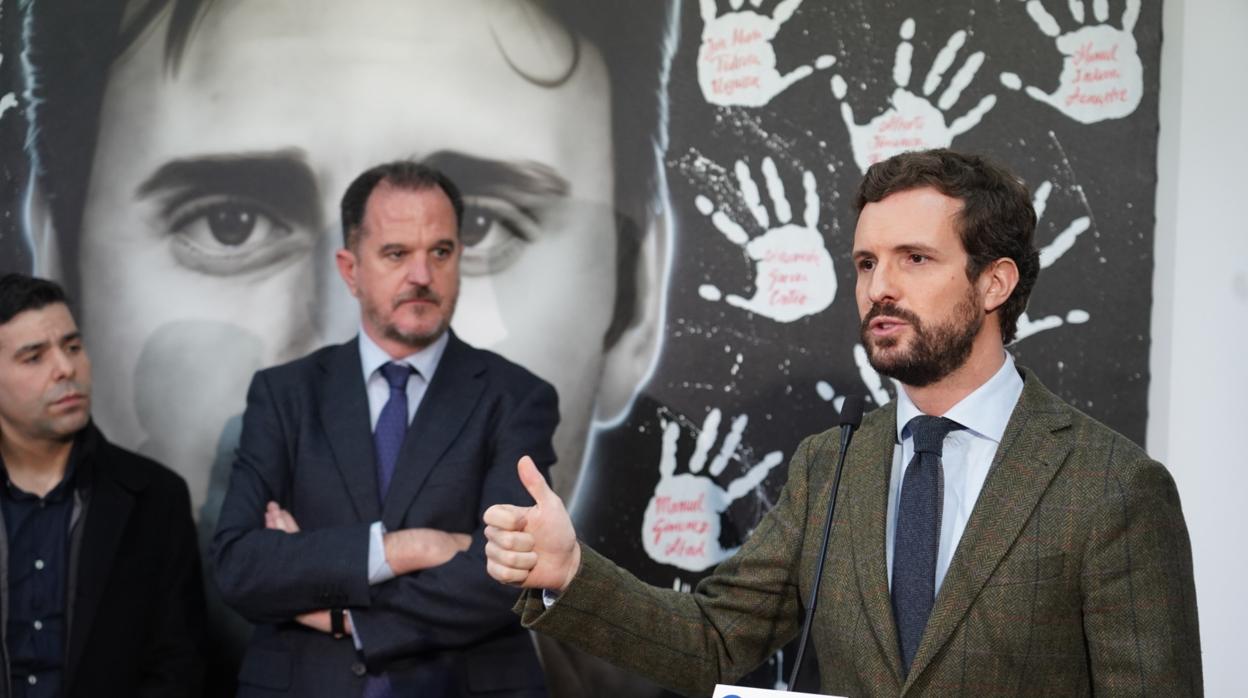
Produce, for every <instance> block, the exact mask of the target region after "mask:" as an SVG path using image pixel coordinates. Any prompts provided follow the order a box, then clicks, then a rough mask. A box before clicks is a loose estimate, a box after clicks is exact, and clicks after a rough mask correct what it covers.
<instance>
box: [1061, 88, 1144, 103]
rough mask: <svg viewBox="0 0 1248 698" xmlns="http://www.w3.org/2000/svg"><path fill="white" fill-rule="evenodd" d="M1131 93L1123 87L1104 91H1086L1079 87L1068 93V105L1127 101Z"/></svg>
mask: <svg viewBox="0 0 1248 698" xmlns="http://www.w3.org/2000/svg"><path fill="white" fill-rule="evenodd" d="M1128 95H1129V93H1128V92H1127V91H1126V90H1125V89H1124V88H1121V87H1116V88H1113V89H1111V90H1106V91H1104V92H1084V91H1082V90H1080V89H1079V88H1078V87H1076V88H1075V91H1074V92H1071V93H1070V94H1068V95H1066V106H1068V107H1069V106H1071V105H1074V104H1086V105H1091V106H1097V107H1103V106H1107V105H1110V104H1118V103H1119V102H1126V101H1127V99H1128Z"/></svg>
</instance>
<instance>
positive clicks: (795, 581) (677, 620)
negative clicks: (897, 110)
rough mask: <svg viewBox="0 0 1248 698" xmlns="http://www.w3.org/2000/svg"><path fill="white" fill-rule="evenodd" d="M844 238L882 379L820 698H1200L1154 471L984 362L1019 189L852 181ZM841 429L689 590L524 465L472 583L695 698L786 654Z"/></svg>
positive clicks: (999, 320)
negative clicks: (1001, 697) (514, 594)
mask: <svg viewBox="0 0 1248 698" xmlns="http://www.w3.org/2000/svg"><path fill="white" fill-rule="evenodd" d="M856 205H857V208H858V210H859V212H860V215H859V219H858V225H857V228H856V230H855V234H854V248H853V259H854V263H855V267H856V269H857V277H858V280H857V286H856V298H857V303H858V310H859V314H860V317H861V318H862V327H861V332H862V341H863V344H864V346H865V347H866V348H867V351H868V355H869V357H870V360H871V364H872V366H874V367H875V369H876V370H877V371H879V372H880V373H882V374H884V375H887V376H890V377H892V378H894V379H896V380H897V381H898V382H899V383H900V384H901V389H900V390H899V391H898V396H897V400H896V401H894V402H893V403H891V404H889V405H886V406H884V407H882V408H880V409H877V410H875V411H874V412H873V413H871V414H870V415H868V416H867V418H866V419H865V420H864V422H863V424H862V427H861V430H860V432H859V434H858V435H857V437H856V438H855V440H854V441H853V443H852V445H851V446H850V448H849V452H848V458H847V461H846V464H845V471H844V476H843V480H842V482H841V487H840V494H839V496H840V498H841V502H840V505H839V506H838V508H837V510H836V511H837V521H836V522H835V524H834V528H833V534H832V539H831V543H830V548H829V551H828V554H827V561H826V565H827V568H826V569H827V571H826V573H825V577H824V581H823V586H822V588H821V592H820V602H819V603H818V605H817V611H816V617H815V619H814V623H813V633H812V636H813V637H814V648H815V653H816V654H817V656H818V661H819V672H820V690H821V691H822V692H831V693H835V694H838V695H853V696H860V695H921V694H922V695H952V694H955V693H958V694H971V695H984V694H997V693H1021V694H1032V693H1046V694H1055V695H1087V694H1093V693H1095V694H1102V693H1123V692H1131V693H1142V692H1145V691H1147V692H1156V693H1159V694H1165V695H1199V694H1201V693H1202V691H1203V689H1202V684H1201V681H1202V679H1201V660H1200V639H1199V631H1198V625H1197V614H1196V595H1195V589H1194V585H1193V580H1192V565H1191V548H1190V544H1189V541H1188V534H1187V528H1186V525H1185V524H1184V520H1183V514H1182V510H1181V508H1180V505H1179V498H1178V494H1177V492H1176V491H1175V487H1174V482H1173V480H1172V479H1171V477H1170V475H1169V473H1167V472H1166V470H1165V468H1164V467H1163V466H1162V465H1161V464H1160V463H1157V462H1156V461H1153V460H1150V459H1149V458H1148V456H1147V455H1146V454H1145V453H1144V452H1143V451H1142V450H1141V449H1140V448H1138V447H1137V446H1135V445H1134V444H1132V443H1130V442H1129V441H1128V440H1127V439H1125V438H1124V437H1122V436H1121V435H1119V434H1117V433H1115V432H1113V431H1111V430H1110V429H1109V428H1108V427H1106V426H1104V425H1102V424H1100V423H1098V422H1096V421H1095V420H1093V419H1092V418H1090V417H1088V416H1087V415H1085V414H1082V413H1081V412H1079V411H1077V410H1075V409H1074V408H1072V407H1071V406H1069V405H1067V404H1066V403H1064V402H1063V401H1062V400H1061V399H1060V398H1058V397H1057V396H1056V395H1054V394H1053V393H1051V392H1049V391H1048V390H1047V389H1046V388H1044V386H1042V385H1041V384H1040V382H1039V380H1038V379H1037V378H1036V377H1035V375H1034V374H1033V373H1031V372H1030V371H1028V370H1026V369H1023V368H1020V367H1018V366H1016V365H1015V364H1014V360H1013V358H1011V356H1010V355H1009V354H1008V353H1007V352H1006V351H1005V349H1004V345H1005V344H1006V343H1008V342H1009V341H1010V340H1011V339H1013V337H1014V334H1015V330H1016V321H1017V318H1018V316H1019V314H1021V313H1022V311H1023V310H1024V308H1025V306H1026V301H1027V296H1028V294H1029V293H1030V291H1031V288H1032V286H1033V285H1034V283H1035V279H1036V276H1037V273H1038V271H1039V261H1038V255H1037V252H1036V250H1035V248H1034V244H1033V234H1034V229H1035V223H1036V217H1035V212H1034V211H1033V209H1032V206H1031V201H1030V196H1029V194H1028V191H1027V189H1026V187H1025V186H1024V185H1023V184H1022V182H1021V181H1019V180H1018V179H1017V178H1016V177H1014V176H1013V175H1012V174H1011V173H1009V172H1008V171H1006V170H1004V169H1002V168H1001V167H999V166H997V165H995V164H993V163H991V162H988V161H986V160H984V159H981V158H978V157H973V156H965V155H961V154H958V153H954V152H951V151H948V150H933V151H925V152H917V153H906V154H901V155H898V156H895V157H893V158H891V159H889V160H887V161H884V162H881V163H879V164H876V165H874V166H872V167H871V168H870V170H868V172H867V174H866V177H865V179H864V181H863V183H862V185H861V187H860V189H859V192H858V196H857V202H856ZM838 446H839V434H838V433H837V431H835V430H832V431H828V432H824V433H822V434H817V435H814V436H811V437H809V438H807V439H806V440H805V441H804V442H803V443H802V444H801V445H800V446H799V447H798V449H797V451H796V453H795V456H794V458H793V460H792V462H791V463H790V466H789V476H788V482H787V484H786V485H785V488H784V491H783V493H782V494H781V497H780V499H779V501H778V503H777V505H776V506H775V508H774V509H773V510H772V511H771V512H770V513H769V514H768V515H767V516H766V517H765V518H764V519H763V521H762V522H761V523H760V524H759V526H758V527H757V529H755V531H754V533H753V534H752V536H751V537H750V538H749V540H748V541H746V543H745V544H744V545H743V546H742V548H741V550H740V551H739V552H738V553H737V554H736V555H735V556H733V557H732V558H730V559H728V560H726V561H725V562H724V563H723V564H721V565H720V566H719V568H717V569H716V571H715V573H714V574H713V575H712V576H711V577H709V578H707V579H705V580H703V582H702V583H701V584H699V585H698V587H697V589H696V591H695V592H694V593H692V594H685V593H680V592H675V591H672V590H662V589H657V588H653V587H649V586H647V585H645V584H643V583H641V582H640V581H638V580H637V579H636V578H634V577H633V576H631V575H630V574H628V573H627V572H625V571H623V570H621V569H620V568H618V567H616V566H615V565H613V564H611V563H610V562H609V561H608V560H606V559H605V558H603V557H602V556H600V555H598V554H597V553H595V552H594V551H593V550H592V549H590V548H589V547H588V546H585V545H584V544H580V543H578V542H577V540H576V533H575V531H574V530H573V527H572V524H571V521H570V519H569V518H568V516H567V513H566V512H565V510H564V508H563V504H562V502H561V501H560V500H559V498H558V497H557V496H556V495H554V494H553V493H552V492H551V491H550V489H549V488H548V487H547V486H546V485H545V482H544V481H543V480H542V479H541V477H540V475H539V474H538V472H537V470H536V469H535V468H534V466H533V463H532V462H531V461H528V460H523V459H522V460H521V462H520V465H519V471H520V477H521V480H522V481H523V482H524V483H525V486H526V487H527V488H528V490H529V492H530V493H531V494H532V495H533V496H534V499H535V501H536V505H535V506H533V507H517V506H495V507H491V508H490V509H489V510H487V511H486V514H485V521H486V523H487V528H486V537H487V538H488V539H489V541H490V542H489V543H488V544H487V546H486V555H487V559H488V562H487V568H488V570H489V572H490V574H491V575H492V576H493V577H494V578H495V579H498V580H500V581H502V582H506V583H509V584H514V585H519V586H522V587H525V588H528V589H534V590H544V591H542V592H540V593H539V592H536V591H534V592H527V593H526V594H525V595H524V596H523V597H521V599H520V601H519V603H518V604H517V607H516V608H517V610H518V611H519V612H520V613H521V615H522V620H523V622H524V623H525V625H527V626H529V627H532V628H533V629H535V630H538V631H541V632H544V633H548V634H550V635H552V636H555V637H558V638H561V639H564V640H567V641H570V642H573V643H576V644H579V645H580V646H581V647H583V648H584V649H586V650H588V651H590V652H593V653H596V654H599V655H601V656H603V657H606V658H607V659H609V660H611V661H613V662H615V663H617V664H619V665H621V666H623V667H626V668H629V669H632V670H635V671H638V672H641V673H644V674H647V675H649V676H651V677H653V678H655V679H656V680H658V681H659V682H661V683H663V684H665V685H667V686H670V687H671V688H673V689H676V690H678V691H681V692H684V693H689V694H709V693H710V692H711V690H712V687H713V686H714V684H715V683H717V682H724V683H729V682H732V681H733V680H734V679H736V678H737V677H739V676H741V675H742V674H744V673H746V672H747V671H748V670H749V669H750V668H752V667H753V666H755V665H756V664H758V663H759V662H761V661H763V660H764V659H765V658H766V657H767V656H769V655H770V653H772V652H774V651H775V650H776V649H777V648H779V647H781V646H782V645H783V644H784V643H786V642H788V641H789V640H790V639H792V638H793V637H795V635H796V634H797V632H798V630H799V628H800V625H801V623H802V608H803V606H802V604H803V602H804V600H805V599H806V598H808V595H809V593H810V589H811V587H812V585H813V583H814V579H813V577H814V568H815V566H816V564H817V562H818V560H817V557H818V555H819V550H820V544H821V539H822V536H821V535H820V533H821V530H822V524H823V521H824V517H825V516H826V512H827V509H828V497H829V495H830V482H831V478H832V474H833V469H834V466H835V458H836V454H837V452H838Z"/></svg>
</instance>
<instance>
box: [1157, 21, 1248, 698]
mask: <svg viewBox="0 0 1248 698" xmlns="http://www.w3.org/2000/svg"><path fill="white" fill-rule="evenodd" d="M1149 1H1150V0H1145V2H1149ZM1163 29H1164V32H1165V34H1164V38H1163V45H1162V68H1161V134H1160V152H1159V156H1158V170H1159V172H1158V174H1159V178H1158V187H1157V246H1156V264H1157V267H1156V272H1155V276H1154V281H1153V299H1154V300H1153V351H1152V362H1151V363H1152V374H1153V375H1152V385H1151V389H1150V391H1149V410H1150V417H1149V425H1148V450H1149V452H1150V453H1151V454H1153V456H1154V457H1156V458H1158V459H1160V460H1162V461H1163V462H1165V463H1166V464H1167V465H1169V467H1170V469H1171V471H1172V472H1173V473H1174V477H1175V480H1176V481H1177V482H1178V487H1179V494H1180V496H1181V497H1182V498H1183V509H1184V512H1185V513H1186V515H1187V524H1188V527H1189V529H1190V532H1191V536H1192V554H1193V557H1194V558H1195V563H1196V594H1197V599H1198V603H1199V604H1200V625H1201V628H1200V630H1201V646H1202V649H1203V652H1204V668H1205V689H1206V692H1207V693H1208V694H1209V695H1211V696H1230V695H1237V694H1242V690H1243V671H1242V665H1240V662H1242V661H1243V659H1242V656H1243V648H1244V647H1245V644H1246V641H1245V638H1244V636H1243V630H1244V629H1245V628H1248V603H1246V602H1245V601H1244V600H1243V597H1244V594H1245V593H1248V457H1245V455H1244V454H1245V453H1248V443H1245V440H1248V420H1246V418H1248V409H1245V404H1246V401H1248V351H1245V350H1246V348H1248V2H1246V1H1245V0H1165V8H1164V20H1163Z"/></svg>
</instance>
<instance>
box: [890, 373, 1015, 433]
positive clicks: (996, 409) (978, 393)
mask: <svg viewBox="0 0 1248 698" xmlns="http://www.w3.org/2000/svg"><path fill="white" fill-rule="evenodd" d="M1022 394H1023V378H1022V376H1020V375H1019V374H1018V369H1017V368H1015V367H1014V357H1012V356H1010V352H1008V351H1007V352H1005V361H1004V362H1002V364H1001V368H999V369H997V372H996V373H995V374H993V376H992V378H989V379H988V380H987V381H986V382H984V384H983V385H981V386H979V387H978V388H976V389H975V390H973V391H971V394H970V395H967V396H966V397H964V398H962V399H961V400H960V401H959V402H958V404H956V405H954V406H953V407H951V408H949V411H948V412H945V413H944V414H943V415H940V416H942V417H948V418H949V419H952V420H953V421H955V422H957V423H958V424H961V425H962V426H964V427H966V428H967V429H968V430H969V431H972V432H974V433H976V434H978V435H979V436H982V437H984V438H987V439H991V440H993V441H995V442H997V443H998V444H999V443H1001V437H1002V436H1004V435H1005V426H1006V424H1008V423H1009V421H1010V415H1011V414H1012V413H1013V412H1014V405H1016V404H1017V403H1018V398H1019V396H1020V395H1022ZM921 414H923V412H922V411H921V410H919V408H918V407H916V406H915V404H914V403H913V402H912V401H911V400H910V396H909V395H907V394H906V391H905V389H904V388H902V389H900V390H898V391H897V443H901V439H902V430H904V429H905V428H906V425H907V424H909V423H910V420H911V419H913V418H915V417H917V416H919V415H921Z"/></svg>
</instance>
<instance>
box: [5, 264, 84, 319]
mask: <svg viewBox="0 0 1248 698" xmlns="http://www.w3.org/2000/svg"><path fill="white" fill-rule="evenodd" d="M56 303H64V304H65V305H69V300H68V298H67V297H66V296H65V289H63V288H61V285H60V284H58V283H56V282H55V281H49V280H48V279H41V278H39V277H36V276H29V275H26V274H19V273H17V272H13V273H10V274H5V275H4V276H0V325H7V324H8V323H9V320H12V319H13V318H15V317H17V316H18V315H21V314H22V313H24V312H26V311H27V310H38V309H40V308H43V307H45V306H49V305H54V304H56Z"/></svg>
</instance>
